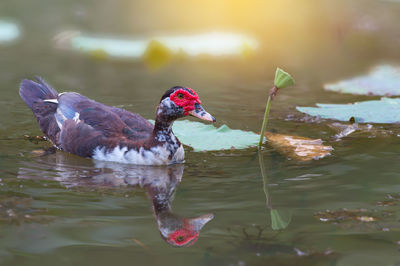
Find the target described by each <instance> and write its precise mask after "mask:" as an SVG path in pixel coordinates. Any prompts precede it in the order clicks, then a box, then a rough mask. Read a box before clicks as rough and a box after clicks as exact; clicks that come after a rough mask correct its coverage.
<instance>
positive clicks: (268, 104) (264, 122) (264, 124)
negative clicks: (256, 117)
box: [258, 95, 272, 148]
mask: <svg viewBox="0 0 400 266" xmlns="http://www.w3.org/2000/svg"><path fill="white" fill-rule="evenodd" d="M271 101H272V99H271V95H270V96H268V100H267V106H266V107H265V114H264V120H263V123H262V126H261V133H260V142H259V143H258V147H259V148H261V145H262V144H263V140H264V132H265V128H266V127H267V124H268V117H269V110H270V109H271Z"/></svg>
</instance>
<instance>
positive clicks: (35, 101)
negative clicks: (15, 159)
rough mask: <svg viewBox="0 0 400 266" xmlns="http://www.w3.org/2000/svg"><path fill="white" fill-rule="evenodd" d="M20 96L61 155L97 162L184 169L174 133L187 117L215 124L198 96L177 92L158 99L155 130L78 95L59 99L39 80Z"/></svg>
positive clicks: (136, 117) (133, 116)
mask: <svg viewBox="0 0 400 266" xmlns="http://www.w3.org/2000/svg"><path fill="white" fill-rule="evenodd" d="M19 95H20V97H21V99H22V100H23V101H24V102H25V104H26V105H27V106H28V107H29V108H30V109H31V110H32V112H33V114H34V116H35V117H36V120H37V122H38V124H39V127H40V129H41V131H42V132H43V134H44V135H45V137H46V138H47V139H48V140H49V141H50V142H51V143H52V144H53V146H54V147H56V148H57V149H59V150H62V151H65V152H68V153H72V154H75V155H78V156H82V157H87V158H93V159H95V160H101V161H112V162H119V163H128V164H136V165H170V164H175V163H183V162H184V157H185V151H184V149H183V145H182V144H181V142H180V141H179V139H178V138H177V137H176V136H175V135H174V133H173V131H172V125H173V122H174V121H175V120H176V119H179V118H183V117H186V116H188V115H189V116H194V117H197V118H199V119H202V120H205V121H209V122H215V121H216V120H215V118H214V117H213V116H212V115H211V114H209V113H208V112H207V111H206V110H205V109H204V108H203V107H202V105H201V101H200V99H199V96H198V95H197V93H196V92H195V91H194V90H193V89H191V88H188V87H182V86H175V87H172V88H170V89H168V90H167V91H166V92H165V93H164V94H163V95H162V97H161V100H160V102H159V104H158V106H157V108H156V117H155V122H154V125H153V124H152V123H151V122H149V121H148V120H147V119H145V118H144V117H142V116H140V115H139V114H136V113H132V112H129V111H127V110H125V109H122V108H118V107H113V106H107V105H105V104H102V103H99V102H96V101H95V100H92V99H89V98H88V97H86V96H84V95H81V94H79V93H76V92H63V93H58V92H57V91H56V90H55V89H53V88H52V87H51V86H50V85H49V84H47V83H46V82H45V81H44V80H43V79H42V78H41V77H37V76H36V77H35V80H29V79H24V80H23V81H22V82H21V84H20V88H19Z"/></svg>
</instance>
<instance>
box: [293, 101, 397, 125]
mask: <svg viewBox="0 0 400 266" xmlns="http://www.w3.org/2000/svg"><path fill="white" fill-rule="evenodd" d="M296 109H297V110H298V111H300V112H302V113H306V114H308V115H311V116H319V117H321V118H325V119H334V120H339V121H349V119H350V118H351V117H354V118H356V119H357V120H358V122H359V123H385V124H389V123H399V122H400V98H397V99H390V98H382V99H381V100H377V101H365V102H356V103H354V104H317V107H296Z"/></svg>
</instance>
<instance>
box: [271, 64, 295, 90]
mask: <svg viewBox="0 0 400 266" xmlns="http://www.w3.org/2000/svg"><path fill="white" fill-rule="evenodd" d="M293 84H294V80H293V78H292V76H290V74H289V73H287V72H285V71H283V70H282V69H280V68H279V67H278V68H276V72H275V80H274V85H275V86H276V87H278V88H279V89H283V88H286V87H289V86H292V85H293Z"/></svg>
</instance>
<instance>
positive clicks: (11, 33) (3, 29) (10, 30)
mask: <svg viewBox="0 0 400 266" xmlns="http://www.w3.org/2000/svg"><path fill="white" fill-rule="evenodd" d="M19 35H20V31H19V28H18V26H17V25H16V24H14V23H12V22H7V21H2V20H0V43H3V42H10V41H13V40H15V39H17V38H18V37H19Z"/></svg>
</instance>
